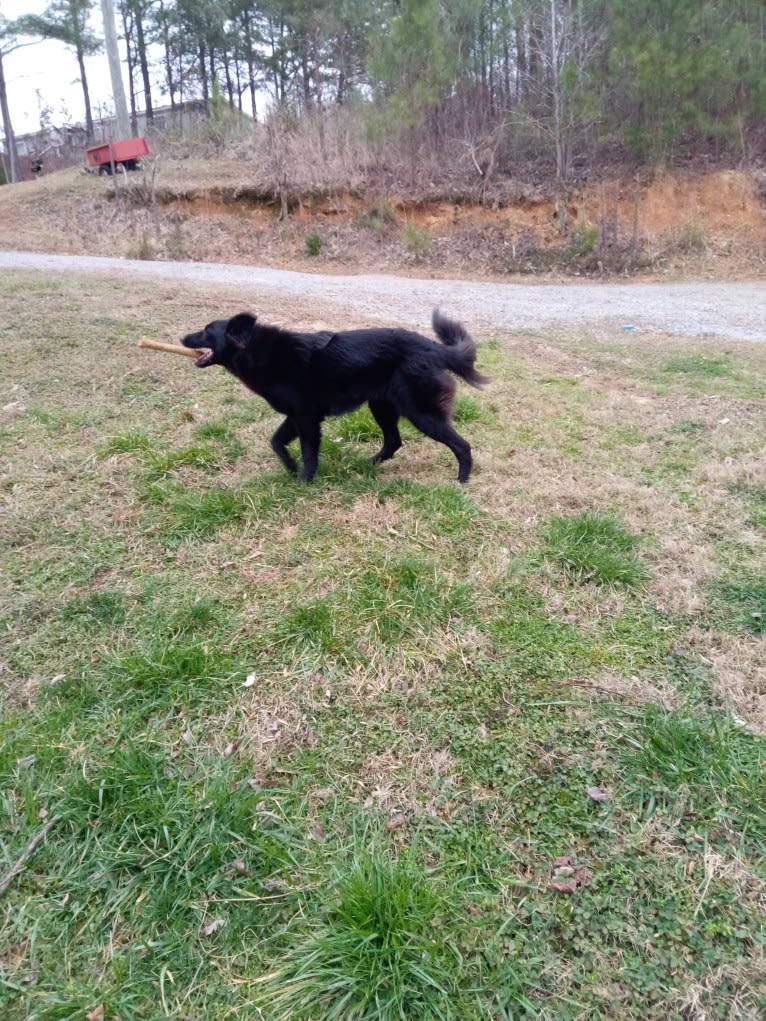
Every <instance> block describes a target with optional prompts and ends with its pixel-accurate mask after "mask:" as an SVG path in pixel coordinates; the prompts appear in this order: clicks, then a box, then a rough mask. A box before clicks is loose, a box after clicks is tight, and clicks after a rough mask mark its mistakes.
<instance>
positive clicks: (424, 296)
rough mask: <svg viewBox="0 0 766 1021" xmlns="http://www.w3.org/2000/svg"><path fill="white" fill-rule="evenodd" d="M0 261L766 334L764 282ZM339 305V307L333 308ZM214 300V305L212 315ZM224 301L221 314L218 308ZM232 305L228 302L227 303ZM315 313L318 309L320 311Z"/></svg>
mask: <svg viewBox="0 0 766 1021" xmlns="http://www.w3.org/2000/svg"><path fill="white" fill-rule="evenodd" d="M0 268H6V269H11V268H13V269H34V270H44V271H48V272H56V273H73V274H98V275H107V276H111V275H114V274H116V273H118V274H119V275H120V277H121V278H123V279H125V278H127V277H130V276H139V277H144V278H147V277H149V278H151V277H155V278H156V277H161V278H162V279H163V280H166V281H167V280H179V281H180V280H183V281H185V282H192V283H193V282H195V281H198V282H199V283H203V284H206V285H215V284H218V285H222V286H224V285H225V286H226V287H229V288H232V289H241V293H242V307H243V308H244V307H257V298H258V295H259V294H263V293H269V294H273V293H275V292H277V293H280V294H284V295H290V296H294V297H296V298H298V297H300V298H302V299H303V300H304V301H305V300H306V299H309V300H311V299H314V300H316V301H317V303H321V306H322V313H321V314H326V312H327V311H331V312H332V313H333V314H334V316H335V317H336V319H337V320H338V325H342V323H343V319H344V313H345V317H346V319H348V318H353V319H354V320H359V319H360V318H365V317H369V318H370V320H381V321H385V322H389V323H392V324H394V323H402V324H406V325H409V326H412V327H414V328H416V329H420V330H427V328H428V325H429V321H430V315H431V309H432V308H433V307H434V306H436V305H440V306H441V307H442V308H443V309H444V311H445V312H446V313H447V314H449V315H453V316H455V317H457V318H458V319H461V320H463V321H464V322H465V323H466V324H468V325H469V328H470V329H471V331H472V332H474V333H486V332H491V331H492V330H500V329H502V330H524V329H537V330H539V329H543V328H546V327H547V328H550V327H553V326H567V325H578V324H585V323H588V324H591V325H602V326H607V327H608V326H613V327H614V329H616V330H622V329H623V328H625V327H628V328H631V329H633V330H635V331H637V332H640V331H641V330H648V331H652V332H659V333H676V334H685V335H687V336H693V337H701V336H708V337H710V336H719V337H725V338H729V339H732V340H758V341H763V340H766V282H759V281H756V282H751V283H742V282H733V283H718V282H709V281H700V282H681V283H631V282H628V283H564V284H558V283H556V284H553V283H515V282H512V283H505V282H502V283H496V282H492V283H489V282H481V281H465V280H421V279H417V278H412V277H399V276H371V275H359V276H328V275H321V274H313V273H297V272H294V271H291V270H275V269H263V268H259V267H253V266H229V265H224V264H221V263H194V262H131V261H128V260H124V259H105V258H93V257H87V256H73V255H43V254H37V253H32V252H8V251H4V252H0ZM338 310H339V311H338ZM214 311H215V310H211V315H212V314H213V312H214ZM225 311H226V310H225V309H223V308H222V309H221V310H220V312H221V314H224V313H225ZM232 311H234V310H232ZM317 314H318V315H319V314H320V313H319V312H318V313H317Z"/></svg>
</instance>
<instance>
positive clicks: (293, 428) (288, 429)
mask: <svg viewBox="0 0 766 1021" xmlns="http://www.w3.org/2000/svg"><path fill="white" fill-rule="evenodd" d="M297 435H298V426H297V425H296V424H295V422H294V421H293V420H292V419H291V418H286V419H285V420H284V422H283V423H282V425H280V427H279V428H278V429H277V431H276V432H275V433H274V435H273V436H272V437H271V449H272V450H273V451H274V453H275V454H276V455H277V457H278V458H279V460H280V461H281V462H282V464H283V465H284V466H285V468H287V470H288V471H291V472H292V473H293V475H294V474H295V473H296V472H297V471H298V463H297V461H296V460H295V458H294V457H293V455H292V454H291V453H290V451H289V450H288V449H287V444H288V443H292V442H293V440H294V439H295V438H296V436H297Z"/></svg>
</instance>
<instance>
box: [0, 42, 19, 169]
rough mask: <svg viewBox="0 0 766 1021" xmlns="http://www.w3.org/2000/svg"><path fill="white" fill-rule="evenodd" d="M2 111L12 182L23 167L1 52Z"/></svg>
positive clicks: (0, 98) (0, 96) (0, 85)
mask: <svg viewBox="0 0 766 1021" xmlns="http://www.w3.org/2000/svg"><path fill="white" fill-rule="evenodd" d="M0 113H1V114H2V117H3V132H4V133H5V148H6V149H7V151H8V163H9V167H8V172H9V174H10V178H11V182H12V183H13V182H16V181H20V180H21V169H20V167H19V153H18V150H17V149H16V136H15V135H14V133H13V125H12V124H11V112H10V110H9V109H8V94H7V92H6V88H5V71H4V69H3V54H2V52H0Z"/></svg>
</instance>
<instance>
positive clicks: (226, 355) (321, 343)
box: [182, 309, 488, 482]
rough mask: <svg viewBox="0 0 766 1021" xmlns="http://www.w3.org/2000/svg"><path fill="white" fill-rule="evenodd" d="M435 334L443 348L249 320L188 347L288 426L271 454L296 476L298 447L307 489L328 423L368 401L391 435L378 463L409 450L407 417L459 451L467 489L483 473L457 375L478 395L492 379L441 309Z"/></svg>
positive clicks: (193, 338) (200, 336) (403, 333)
mask: <svg viewBox="0 0 766 1021" xmlns="http://www.w3.org/2000/svg"><path fill="white" fill-rule="evenodd" d="M433 328H434V331H435V332H436V335H437V336H438V338H439V340H440V341H441V344H435V343H434V342H433V341H432V340H428V339H427V338H426V337H423V336H421V335H420V334H419V333H412V332H410V331H409V330H401V329H368V330H349V331H347V332H344V333H293V332H291V331H288V330H282V329H280V328H279V327H277V326H261V325H260V323H258V322H256V317H255V316H254V315H250V314H249V313H247V312H242V313H240V314H239V315H236V316H234V318H233V319H218V320H216V321H215V322H213V323H209V324H208V325H207V326H206V327H205V329H204V330H201V331H200V332H199V333H190V334H188V335H187V336H186V337H184V338H183V341H182V343H183V344H184V345H185V346H186V347H192V348H207V349H208V351H207V352H206V353H204V354H202V355H201V356H200V357H199V358H198V359H197V361H196V365H197V366H198V367H199V368H207V366H208V365H223V366H224V368H226V369H228V370H229V372H231V373H232V374H233V375H234V376H236V377H237V378H238V379H239V380H241V381H242V382H243V383H244V384H245V386H247V387H249V388H250V389H251V390H252V391H254V392H255V393H257V394H260V396H261V397H263V398H265V400H267V401H268V402H269V404H270V405H271V406H272V408H274V409H275V410H276V411H279V412H281V413H282V414H283V415H286V416H287V417H286V418H285V420H284V422H283V423H282V424H281V425H280V427H279V428H278V429H277V431H276V432H275V433H274V435H273V436H272V438H271V446H272V448H273V450H274V452H275V453H276V454H277V455H278V456H279V458H280V459H281V461H282V463H283V464H284V465H285V466H286V467H287V468H288V469H289V470H290V471H291V472H295V471H297V465H296V463H295V459H294V458H293V457H292V455H291V454H290V453H289V451H288V450H287V444H288V443H291V442H292V441H293V440H294V439H295V438H296V437H297V438H298V439H299V440H300V446H301V455H302V458H303V472H302V478H303V479H305V480H306V481H307V482H309V481H310V480H311V479H312V478H313V477H314V474H315V472H316V470H317V462H318V458H319V442H320V437H321V423H322V420H323V419H324V418H326V417H327V416H328V415H342V414H344V413H345V412H347V411H353V410H354V408H358V407H359V405H360V404H364V403H365V401H366V402H367V403H368V404H369V406H370V411H371V412H372V414H373V417H374V418H375V421H376V422H377V423H378V425H379V426H380V428H381V429H382V431H383V446H382V447H381V449H380V450H379V451H378V453H377V454H376V455H375V457H374V458H373V461H386V460H387V459H388V458H389V457H393V455H394V454H395V453H396V451H397V450H398V449H399V447H401V445H402V439H401V436H400V435H399V429H398V425H397V423H398V421H399V418H400V416H402V415H403V416H404V417H405V418H408V419H409V420H410V422H412V424H413V425H414V426H416V428H418V429H420V431H421V432H423V433H425V435H426V436H430V437H431V438H432V439H434V440H436V441H437V442H438V443H444V444H446V446H448V447H449V449H450V450H451V451H452V453H453V454H454V455H455V457H456V458H457V462H458V476H457V477H458V481H459V482H466V481H467V480H468V476H469V475H470V474H471V467H472V464H473V461H472V458H471V448H470V446H469V445H468V443H466V441H465V440H464V439H463V437H462V436H460V435H459V434H458V433H457V432H455V430H454V428H453V427H452V424H451V414H452V405H453V399H454V396H455V390H456V385H455V381H454V379H453V378H452V377H451V376H450V375H449V373H450V372H453V373H455V374H457V375H458V376H462V378H463V379H464V380H465V381H466V382H467V383H470V384H471V386H481V385H482V384H483V383H487V382H488V379H487V377H486V376H483V375H482V374H481V373H479V372H477V371H476V369H475V368H474V362H475V361H476V344H475V343H474V341H473V340H472V339H471V337H470V336H469V335H468V333H467V332H466V331H465V329H464V328H463V327H462V326H461V325H460V324H459V323H456V322H453V321H452V320H450V319H447V318H445V317H444V316H442V315H441V314H440V312H439V310H438V309H436V310H435V311H434V314H433ZM208 352H209V353H208Z"/></svg>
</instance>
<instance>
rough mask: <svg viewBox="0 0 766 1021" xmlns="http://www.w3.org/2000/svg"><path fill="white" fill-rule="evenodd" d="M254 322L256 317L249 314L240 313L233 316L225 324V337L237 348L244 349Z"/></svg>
mask: <svg viewBox="0 0 766 1021" xmlns="http://www.w3.org/2000/svg"><path fill="white" fill-rule="evenodd" d="M255 320H256V317H255V316H254V315H253V314H252V313H251V312H240V313H239V315H236V316H233V317H232V318H231V319H230V320H229V321H228V323H227V324H226V336H227V337H229V338H230V339H231V340H232V341H233V342H234V343H235V344H236V345H237V347H244V346H245V344H246V343H247V342H248V340H249V339H250V335H251V334H252V332H253V327H254V326H255Z"/></svg>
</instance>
